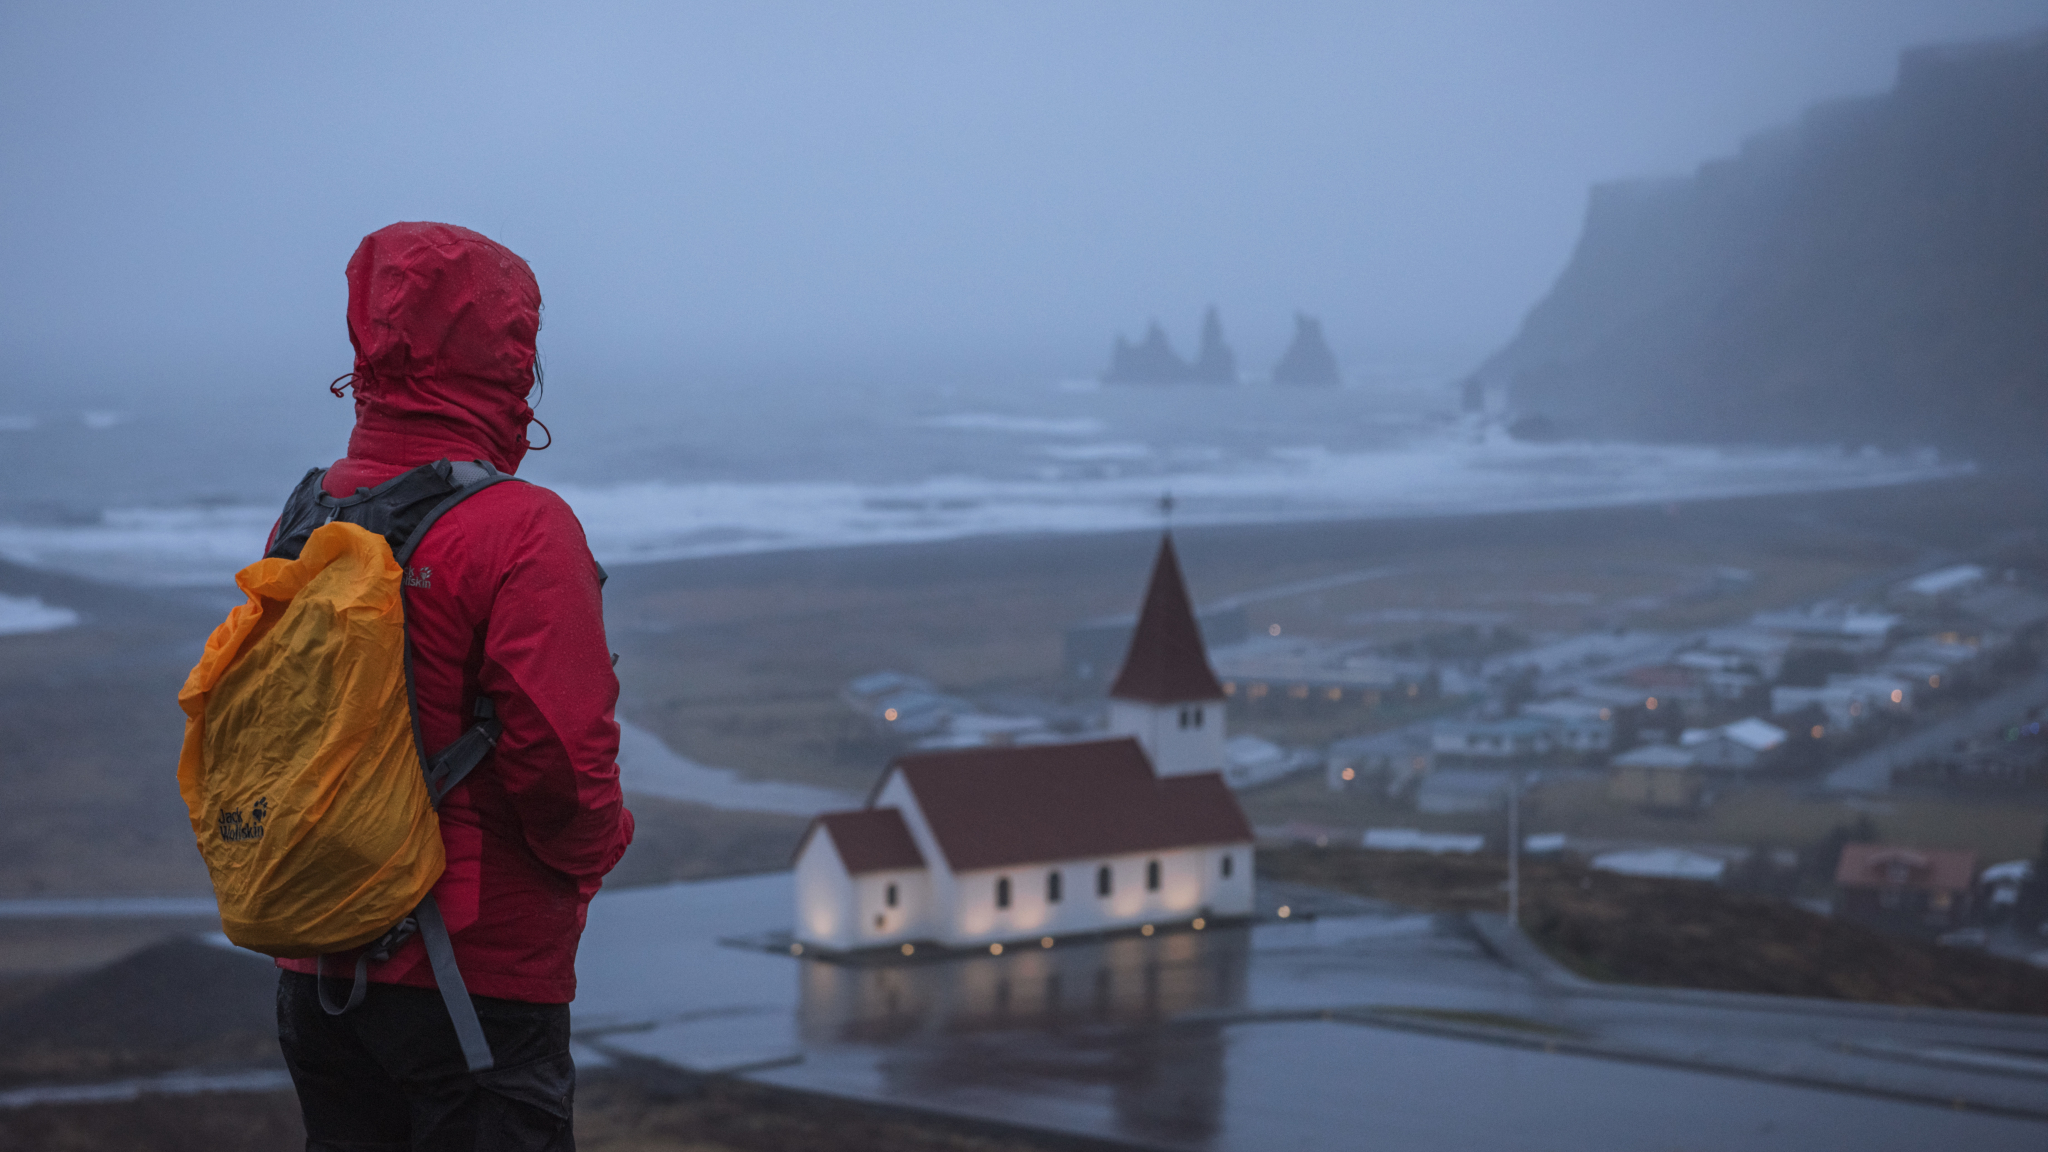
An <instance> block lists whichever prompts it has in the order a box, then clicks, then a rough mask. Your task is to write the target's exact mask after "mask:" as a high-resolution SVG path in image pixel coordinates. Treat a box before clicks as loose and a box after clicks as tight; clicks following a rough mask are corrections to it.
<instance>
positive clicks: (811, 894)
mask: <svg viewBox="0 0 2048 1152" xmlns="http://www.w3.org/2000/svg"><path fill="white" fill-rule="evenodd" d="M1223 719H1224V718H1223V692H1222V688H1221V686H1220V685H1219V684H1218V683H1217V681H1216V677H1215V674H1214V673H1213V672H1212V671H1211V670H1210V668H1209V663H1208V658H1207V656H1206V655H1205V653H1204V652H1203V649H1202V644H1201V639H1200V635H1199V633H1197V631H1196V629H1195V621H1194V615H1193V613H1192V612H1191V611H1190V609H1189V604H1188V597H1187V589H1186V586H1185V585H1184V584H1183V582H1182V580H1181V575H1180V565H1179V563H1178V561H1177V560H1176V559H1175V557H1174V554H1173V545H1172V541H1171V539H1170V538H1169V539H1168V540H1167V541H1166V542H1164V543H1163V544H1162V545H1161V547H1160V550H1159V559H1158V561H1157V563H1156V564H1155V565H1154V567H1153V572H1152V584H1151V587H1150V589H1149V590H1148V591H1147V594H1146V598H1145V606H1144V609H1143V611H1142V612H1140V614H1139V619H1138V627H1137V629H1136V631H1135V633H1134V634H1133V636H1132V639H1131V649H1130V652H1129V654H1128V655H1127V656H1126V658H1125V662H1124V668H1123V672H1122V674H1121V675H1119V676H1118V677H1117V680H1116V685H1115V687H1114V688H1113V689H1112V690H1111V726H1112V731H1114V732H1117V733H1118V735H1117V736H1116V737H1115V738H1112V739H1108V740H1095V741H1089V742H1086V743H1078V744H1034V745H1018V746H1014V747H984V748H962V749H955V750H947V751H937V752H927V753H921V754H915V755H909V756H903V757H900V758H898V759H897V760H895V761H894V762H892V763H891V764H890V765H889V767H888V769H887V770H886V771H885V772H884V773H883V775H882V779H881V780H880V782H878V783H877V784H876V785H875V788H874V791H873V792H872V793H871V794H870V795H869V797H868V802H867V805H866V807H864V808H862V809H859V810H855V811H849V812H829V813H826V814H825V815H823V816H820V817H818V818H817V819H816V820H814V821H813V822H812V824H811V826H810V828H809V829H808V830H806V831H805V833H804V837H803V839H802V840H801V841H799V842H798V845H797V852H796V926H795V937H796V939H797V941H798V942H799V943H801V944H803V945H806V946H809V947H814V948H819V949H823V950H827V951H853V950H857V949H864V948H878V947H889V946H904V945H907V946H910V947H912V948H914V947H915V946H916V945H917V944H919V943H926V942H929V943H934V944H939V945H944V946H947V947H954V948H959V947H975V946H982V945H1001V944H1007V943H1011V942H1029V943H1036V942H1039V941H1041V940H1045V939H1050V938H1056V937H1059V936H1068V935H1074V934H1077V933H1090V932H1104V931H1113V930H1117V929H1121V928H1129V927H1136V926H1139V925H1144V924H1152V923H1174V922H1187V921H1194V920H1206V919H1216V918H1229V917H1242V916H1249V915H1251V912H1252V829H1251V824H1250V822H1249V821H1247V820H1246V819H1245V815H1244V810H1243V809H1242V808H1240V807H1239V806H1238V803H1237V798H1236V797H1235V796H1234V795H1233V794H1232V793H1231V791H1230V788H1229V787H1228V786H1227V785H1226V784H1225V783H1224V779H1223V775H1222V774H1221V773H1220V772H1219V771H1217V769H1219V768H1221V767H1222V766H1223V762H1224V747H1223V745H1224V741H1223V733H1224V723H1223ZM1155 765H1156V770H1155Z"/></svg>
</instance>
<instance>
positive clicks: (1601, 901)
mask: <svg viewBox="0 0 2048 1152" xmlns="http://www.w3.org/2000/svg"><path fill="white" fill-rule="evenodd" d="M1258 866H1259V874H1260V875H1261V876H1262V877H1267V878H1271V879H1277V880H1291V881H1295V882H1298V883H1304V884H1314V885H1318V886H1320V887H1325V888H1334V889H1338V890H1340V891H1345V892H1353V893H1357V894H1358V895H1361V896H1371V897H1374V898H1377V899H1381V900H1390V901H1393V902H1395V903H1397V904H1404V905H1408V906H1410V907H1415V908H1426V909H1437V910H1443V911H1481V912H1499V911H1504V910H1505V908H1506V901H1507V898H1506V894H1505V892H1504V891H1503V888H1504V882H1505V880H1506V879H1507V865H1506V862H1505V860H1503V859H1502V858H1500V857H1494V856H1429V855H1424V854H1421V853H1414V852H1367V851H1363V850H1361V849H1356V848H1313V847H1307V846H1295V847H1289V848H1278V849H1260V851H1259V860H1258ZM1522 880H1523V888H1522V899H1523V909H1524V910H1523V926H1524V927H1525V928H1526V929H1527V930H1528V932H1529V934H1530V935H1531V936H1532V937H1533V938H1535V940H1536V941H1537V943H1539V944H1541V945H1542V946H1543V947H1544V948H1545V949H1546V950H1547V951H1549V952H1550V954H1551V955H1553V956H1555V957H1557V958H1558V959H1559V960H1560V961H1562V962H1563V963H1564V964H1566V965H1567V966H1569V967H1571V968H1573V969H1574V970H1576V971H1578V972H1579V973H1580V974H1581V975H1583V976H1587V977H1589V978H1591V979H1596V980H1608V981H1621V982H1624V983H1630V984H1656V985H1664V986H1667V987H1674V988H1710V989H1718V990H1721V991H1726V992H1759V993H1771V994H1776V995H1785V996H1815V997H1821V998H1825V999H1832V1000H1858V1001H1865V1002H1869V1003H1877V1004H1908V1005H1923V1006H1929V1007H1937V1008H1973V1009H1979V1010H1982V1011H1989V1012H2024V1013H2034V1014H2048V972H2044V971H2041V970H2040V969H2036V968H2032V967H2029V966H2027V965H2025V964H2022V963H2019V962H2018V961H2013V960H2003V959H2000V958H1997V957H1993V956H1986V955H1983V954H1981V953H1976V952H1969V951H1964V950H1960V949H1954V948H1941V947H1937V946H1935V945H1932V944H1926V943H1921V942H1918V941H1911V940H1900V939H1896V938H1894V937H1890V936H1884V935H1881V934H1879V933H1877V932H1874V931H1872V930H1870V929H1867V928H1864V927H1861V926H1859V925H1856V924H1853V923H1850V922H1848V921H1845V920H1840V919H1836V918H1832V917H1827V916H1819V915H1815V914H1814V913H1812V912H1808V911H1806V910H1805V909H1802V908H1799V907H1796V906H1794V905H1792V904H1788V903H1785V902H1783V901H1779V900H1772V899H1769V898H1766V897H1762V896H1751V895H1745V894H1742V893H1737V892H1730V891H1728V890H1727V889H1724V888H1721V887H1718V886H1716V885H1712V884H1702V883H1697V882H1692V881H1684V880H1647V879H1642V878H1638V877H1631V876H1615V875H1611V874H1609V873H1604V872H1593V871H1590V870H1589V869H1587V868H1586V867H1585V866H1584V865H1582V864H1578V863H1575V862H1572V861H1569V860H1537V861H1531V862H1529V864H1528V866H1527V867H1526V868H1525V869H1524V870H1523V872H1522Z"/></svg>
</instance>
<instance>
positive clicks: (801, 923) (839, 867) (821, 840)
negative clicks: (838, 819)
mask: <svg viewBox="0 0 2048 1152" xmlns="http://www.w3.org/2000/svg"><path fill="white" fill-rule="evenodd" d="M854 929H855V921H854V897H853V878H852V877H850V876H848V875H847V874H846V865H845V863H844V862H843V861H841V860H840V858H839V849H838V847H837V846H836V845H834V844H833V843H832V833H831V832H830V831H829V830H827V829H825V828H822V827H821V828H819V829H818V830H817V831H815V832H813V833H811V838H810V839H809V840H808V841H806V842H805V843H804V850H803V854H802V855H800V856H798V857H797V860H796V927H795V936H796V938H797V939H798V940H800V941H802V942H803V943H805V944H809V945H812V946H813V947H818V948H832V949H843V948H849V947H852V946H853V945H852V941H853V939H854Z"/></svg>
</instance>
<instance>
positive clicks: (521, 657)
mask: <svg viewBox="0 0 2048 1152" xmlns="http://www.w3.org/2000/svg"><path fill="white" fill-rule="evenodd" d="M535 491H536V494H537V495H539V496H540V499H538V500H537V501H535V502H534V503H533V505H532V506H531V507H530V509H529V510H528V512H527V514H526V515H525V516H523V517H521V518H520V522H519V523H518V524H517V525H516V526H512V525H508V526H507V527H512V528H513V529H514V530H513V531H512V532H511V533H510V539H508V540H507V541H506V542H505V547H506V554H505V555H506V559H507V561H508V563H507V564H506V566H505V568H504V569H503V575H502V578H501V580H500V582H499V584H498V587H497V591H496V595H495V596H494V597H493V600H492V604H491V610H490V618H489V620H488V622H487V624H486V625H485V634H484V661H483V668H482V671H481V677H480V680H481V683H480V687H482V689H483V690H484V691H485V692H486V693H488V694H489V695H490V697H491V699H492V700H493V701H494V702H495V704H496V707H497V709H498V718H499V721H500V722H501V723H502V724H503V725H504V729H505V731H504V734H503V735H502V736H500V737H499V739H498V745H497V751H496V756H495V758H494V768H493V773H494V775H495V776H496V777H497V779H498V780H499V782H500V783H502V785H503V786H504V788H505V790H506V793H507V795H508V796H509V797H510V798H511V801H512V804H513V807H514V809H515V810H516V811H517V813H518V815H519V820H520V825H521V831H522V834H523V835H524V837H525V839H526V843H527V846H528V847H529V848H531V849H532V851H533V854H534V855H535V856H536V857H538V858H539V859H540V861H541V862H542V863H543V864H546V865H547V866H548V867H550V868H553V869H555V870H556V871H558V872H561V873H563V874H564V875H567V876H571V877H574V878H575V879H576V880H577V882H578V885H579V886H580V887H581V888H582V889H583V890H584V892H585V893H586V894H588V893H591V892H595V891H596V889H597V886H598V882H599V881H600V880H602V879H603V877H604V874H605V873H606V872H609V871H610V870H611V868H612V866H613V865H614V864H617V863H618V862H619V858H620V857H621V856H623V855H624V854H625V852H626V846H627V845H628V844H630V843H631V842H632V839H633V815H632V813H630V812H628V811H627V810H626V807H625V803H624V799H623V796H622V795H621V793H620V790H619V766H618V753H619V726H618V723H617V721H616V720H615V719H614V718H613V709H614V707H615V706H616V705H617V703H618V698H619V681H618V677H617V676H616V675H614V674H613V672H612V663H611V652H610V649H609V647H608V646H607V645H606V643H605V635H604V606H603V601H602V599H601V596H600V592H599V588H598V576H597V562H596V561H595V560H594V559H592V557H591V555H590V546H589V544H588V543H587V542H586V541H585V540H584V536H583V526H582V525H581V524H579V523H578V522H577V520H576V517H575V514H574V513H572V512H570V511H569V506H568V505H567V504H566V503H564V502H563V501H562V499H561V498H560V497H558V496H556V495H554V494H553V493H551V492H548V491H546V490H545V489H536V490H535Z"/></svg>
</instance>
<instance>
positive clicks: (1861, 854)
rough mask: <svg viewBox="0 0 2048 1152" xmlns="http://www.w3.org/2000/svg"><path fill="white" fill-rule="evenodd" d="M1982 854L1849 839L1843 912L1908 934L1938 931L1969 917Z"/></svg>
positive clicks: (1842, 872)
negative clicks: (1851, 841)
mask: <svg viewBox="0 0 2048 1152" xmlns="http://www.w3.org/2000/svg"><path fill="white" fill-rule="evenodd" d="M1976 879H1977V854H1976V853H1975V852H1964V851H1958V850H1955V849H1945V848H1905V847H1901V846H1899V845H1895V844H1846V845H1843V847H1842V859H1841V862H1840V863H1839V864H1838V865H1837V866H1836V868H1835V888H1836V890H1837V891H1838V892H1839V893H1840V894H1841V901H1840V911H1841V914H1842V915H1843V916H1844V917H1846V918H1848V919H1851V920H1856V921H1859V922H1861V923H1864V924H1868V925H1870V926H1872V927H1874V928H1880V929H1883V930H1885V931H1889V932H1898V933H1903V934H1906V935H1936V934H1939V933H1942V932H1946V931H1948V930H1950V929H1952V928H1955V927H1958V926H1960V925H1961V924H1962V923H1964V921H1965V920H1966V919H1967V918H1968V917H1969V914H1970V904H1971V900H1970V897H1971V895H1972V890H1973V889H1974V887H1975V882H1976Z"/></svg>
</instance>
